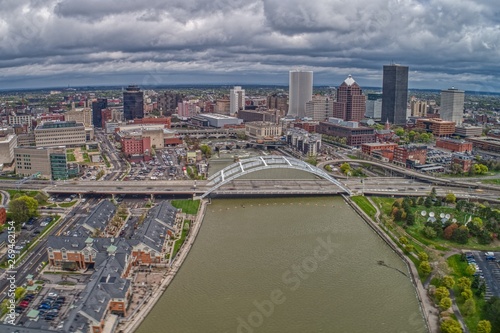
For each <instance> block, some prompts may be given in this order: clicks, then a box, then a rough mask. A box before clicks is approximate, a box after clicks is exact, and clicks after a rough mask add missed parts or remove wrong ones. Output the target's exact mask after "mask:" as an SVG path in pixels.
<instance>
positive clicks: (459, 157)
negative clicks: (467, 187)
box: [451, 153, 474, 173]
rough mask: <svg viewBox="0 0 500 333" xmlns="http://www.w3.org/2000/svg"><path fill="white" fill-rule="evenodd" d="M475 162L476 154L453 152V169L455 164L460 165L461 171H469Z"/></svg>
mask: <svg viewBox="0 0 500 333" xmlns="http://www.w3.org/2000/svg"><path fill="white" fill-rule="evenodd" d="M473 162H474V156H471V155H468V154H463V153H453V154H452V155H451V165H452V170H453V165H457V166H459V167H460V171H461V172H464V173H465V172H469V170H470V169H471V168H472V164H473Z"/></svg>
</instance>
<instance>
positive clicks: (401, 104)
mask: <svg viewBox="0 0 500 333" xmlns="http://www.w3.org/2000/svg"><path fill="white" fill-rule="evenodd" d="M407 105H408V66H401V65H395V64H394V65H386V66H384V78H383V84H382V121H384V122H385V121H387V120H389V122H390V123H391V124H397V125H402V124H405V123H406V109H407Z"/></svg>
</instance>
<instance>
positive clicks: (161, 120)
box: [131, 117, 172, 128]
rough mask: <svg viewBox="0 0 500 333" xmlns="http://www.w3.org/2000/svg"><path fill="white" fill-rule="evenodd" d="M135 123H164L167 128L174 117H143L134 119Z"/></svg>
mask: <svg viewBox="0 0 500 333" xmlns="http://www.w3.org/2000/svg"><path fill="white" fill-rule="evenodd" d="M131 123H133V124H143V125H147V124H149V125H158V124H163V125H165V128H170V124H171V123H172V118H170V117H160V118H141V119H137V118H136V119H134V120H132V121H131Z"/></svg>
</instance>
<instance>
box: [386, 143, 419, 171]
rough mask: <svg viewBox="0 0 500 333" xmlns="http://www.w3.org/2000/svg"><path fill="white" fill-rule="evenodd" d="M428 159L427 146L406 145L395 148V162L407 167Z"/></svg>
mask: <svg viewBox="0 0 500 333" xmlns="http://www.w3.org/2000/svg"><path fill="white" fill-rule="evenodd" d="M426 159H427V146H419V145H404V146H398V147H396V148H395V149H394V162H397V163H399V164H401V165H403V166H405V167H411V166H414V165H418V164H420V165H422V164H425V161H426Z"/></svg>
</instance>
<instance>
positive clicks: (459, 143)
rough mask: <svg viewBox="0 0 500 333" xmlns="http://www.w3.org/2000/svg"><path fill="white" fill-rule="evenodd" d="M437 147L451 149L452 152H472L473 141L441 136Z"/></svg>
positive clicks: (437, 141)
mask: <svg viewBox="0 0 500 333" xmlns="http://www.w3.org/2000/svg"><path fill="white" fill-rule="evenodd" d="M436 147H439V148H443V149H447V150H451V151H452V152H459V153H463V152H466V151H468V152H471V151H472V143H471V142H467V141H465V140H455V139H450V138H440V139H437V140H436Z"/></svg>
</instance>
